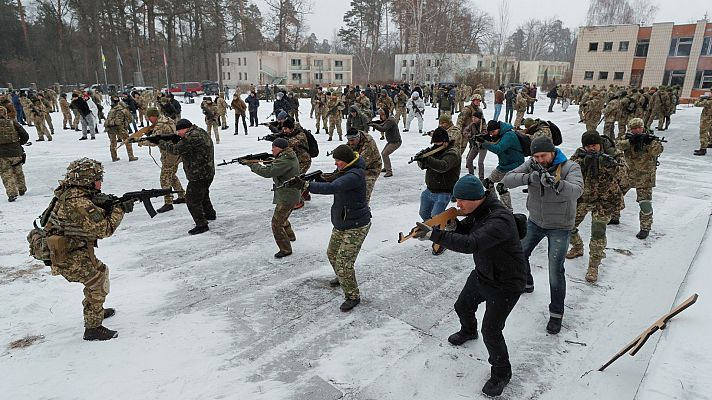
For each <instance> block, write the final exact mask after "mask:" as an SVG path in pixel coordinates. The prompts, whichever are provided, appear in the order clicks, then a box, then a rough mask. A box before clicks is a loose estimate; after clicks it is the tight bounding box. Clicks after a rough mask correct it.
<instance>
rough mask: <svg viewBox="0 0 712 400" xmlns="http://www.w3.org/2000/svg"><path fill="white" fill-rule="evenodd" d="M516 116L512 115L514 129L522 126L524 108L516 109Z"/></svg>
mask: <svg viewBox="0 0 712 400" xmlns="http://www.w3.org/2000/svg"><path fill="white" fill-rule="evenodd" d="M516 113H517V114H516V116H515V117H514V129H519V127H521V126H522V119H524V110H522V111H519V110H516Z"/></svg>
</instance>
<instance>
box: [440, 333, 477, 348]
mask: <svg viewBox="0 0 712 400" xmlns="http://www.w3.org/2000/svg"><path fill="white" fill-rule="evenodd" d="M478 337H479V335H478V334H477V331H474V332H473V333H467V332H463V331H462V330H459V331H457V332H455V333H453V334H452V335H450V336H449V337H448V338H447V341H448V342H450V344H452V345H453V346H460V345H462V344H463V343H465V342H468V341H470V340H475V339H477V338H478Z"/></svg>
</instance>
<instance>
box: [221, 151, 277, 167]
mask: <svg viewBox="0 0 712 400" xmlns="http://www.w3.org/2000/svg"><path fill="white" fill-rule="evenodd" d="M272 161H274V157H273V156H272V154H269V153H258V154H248V155H246V156H242V157H237V158H233V159H232V160H230V161H226V160H222V162H221V163H219V164H217V165H218V167H222V166H225V165H228V164H235V163H239V164H242V165H247V164H257V163H271V162H272Z"/></svg>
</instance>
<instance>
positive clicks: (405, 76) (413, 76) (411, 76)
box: [401, 74, 431, 82]
mask: <svg viewBox="0 0 712 400" xmlns="http://www.w3.org/2000/svg"><path fill="white" fill-rule="evenodd" d="M401 80H402V81H405V80H408V75H406V74H401ZM414 80H415V75H414V74H410V81H411V82H412V81H414ZM425 81H426V82H430V81H431V79H430V74H425Z"/></svg>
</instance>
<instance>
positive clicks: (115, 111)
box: [104, 96, 138, 161]
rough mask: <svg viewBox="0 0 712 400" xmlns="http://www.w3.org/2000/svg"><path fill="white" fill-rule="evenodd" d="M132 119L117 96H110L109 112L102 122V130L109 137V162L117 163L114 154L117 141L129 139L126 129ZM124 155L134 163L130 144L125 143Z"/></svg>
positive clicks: (134, 159) (117, 158) (136, 158)
mask: <svg viewBox="0 0 712 400" xmlns="http://www.w3.org/2000/svg"><path fill="white" fill-rule="evenodd" d="M132 120H133V118H132V117H131V112H130V111H129V109H128V108H127V107H126V105H125V104H124V103H122V102H121V101H120V100H119V98H118V97H117V96H111V110H109V114H108V115H107V116H106V120H105V121H104V130H106V133H107V134H108V135H109V152H110V153H111V161H119V160H120V158H119V156H118V155H117V154H116V144H117V139H118V140H121V141H126V140H127V139H128V138H129V133H128V131H127V129H126V127H127V126H129V124H130V123H131V121H132ZM126 154H128V156H129V161H136V160H138V157H134V154H133V147H132V146H131V143H128V142H127V143H126Z"/></svg>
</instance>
